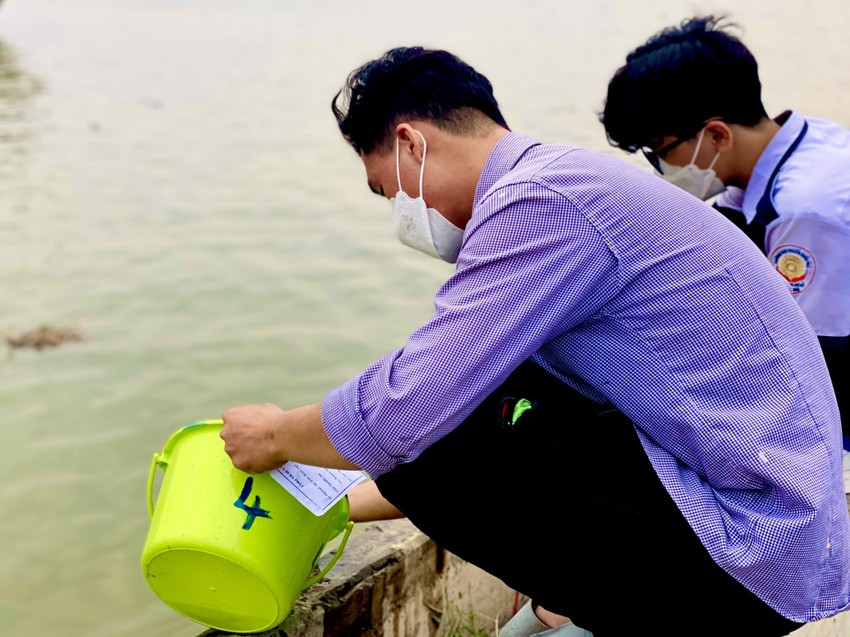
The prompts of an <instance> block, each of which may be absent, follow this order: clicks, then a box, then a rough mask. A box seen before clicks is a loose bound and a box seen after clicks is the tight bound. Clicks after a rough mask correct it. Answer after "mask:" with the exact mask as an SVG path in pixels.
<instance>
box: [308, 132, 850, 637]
mask: <svg viewBox="0 0 850 637" xmlns="http://www.w3.org/2000/svg"><path fill="white" fill-rule="evenodd" d="M434 304H435V312H434V314H433V315H432V316H431V318H430V319H429V320H428V321H427V322H426V323H425V324H424V325H422V326H421V327H420V328H419V329H417V330H416V331H415V332H413V333H412V334H411V335H410V337H409V338H408V340H407V342H406V343H405V344H404V346H403V347H402V348H401V349H399V350H397V351H394V352H392V353H390V354H387V355H386V356H384V357H382V358H380V359H379V360H377V361H375V362H374V363H373V364H372V365H370V366H369V367H368V368H367V369H366V370H365V371H364V372H363V373H361V374H360V375H358V376H356V377H354V378H352V379H351V380H350V381H348V382H347V383H345V384H344V385H342V386H340V387H337V388H335V389H333V390H332V391H331V392H330V393H329V394H328V395H327V396H326V397H325V399H324V401H323V403H322V419H323V422H324V426H325V429H326V431H327V434H328V436H329V437H330V439H331V441H332V443H333V444H334V446H335V447H336V448H337V450H338V451H339V452H340V454H341V455H342V456H344V457H345V458H347V459H349V460H351V461H352V462H354V463H355V464H357V465H358V466H360V467H362V468H363V469H364V470H365V471H367V472H368V473H369V474H371V475H372V476H378V475H380V474H382V473H385V472H386V471H389V470H390V469H392V468H393V467H395V466H397V465H398V464H400V463H404V462H408V461H410V460H412V459H414V458H416V456H417V455H418V454H419V453H420V452H422V450H423V449H425V448H427V447H428V446H429V445H431V444H432V443H434V442H435V441H436V440H438V439H440V438H441V437H442V436H445V435H446V434H447V433H448V432H449V431H451V430H452V429H453V428H455V427H456V426H457V425H458V424H459V423H461V422H462V421H463V420H464V418H466V416H467V415H469V414H470V413H471V412H472V411H473V409H474V408H475V407H476V406H477V405H478V404H479V403H480V402H481V401H482V400H483V399H484V397H485V396H487V395H488V394H489V393H490V392H492V391H493V390H494V389H495V388H496V387H497V386H498V385H499V384H500V383H501V382H502V381H503V380H504V379H505V378H506V377H507V376H508V375H509V373H510V372H511V371H512V370H513V369H515V368H516V367H517V366H518V365H519V364H520V363H521V362H522V361H524V360H526V359H529V358H530V359H532V360H533V361H535V362H537V363H539V364H540V365H542V366H543V367H545V368H546V369H548V370H549V371H550V372H552V373H553V374H555V375H556V376H558V377H559V378H561V379H562V380H563V381H565V382H566V383H568V384H569V385H571V386H572V387H574V388H575V389H577V390H578V391H580V392H581V393H583V394H584V395H586V396H588V397H590V398H592V399H595V400H598V401H600V402H601V401H603V400H608V401H610V402H611V403H613V404H614V405H616V406H617V407H618V408H619V409H620V410H622V411H623V412H624V413H625V414H626V415H628V416H629V417H630V418H631V419H632V420H633V421H634V423H635V426H636V428H637V431H638V435H639V436H640V440H641V442H642V443H643V447H644V449H645V450H646V453H647V456H648V457H649V459H650V461H651V462H652V465H653V466H654V467H655V470H656V471H657V473H658V475H659V477H660V478H661V481H662V482H663V484H664V486H665V487H666V488H667V490H668V491H669V493H670V495H671V496H672V497H673V499H674V500H675V502H676V503H677V505H678V506H679V508H680V509H681V511H682V512H683V514H684V515H685V517H686V518H687V520H688V521H689V523H690V524H691V526H692V527H693V529H694V531H695V532H696V534H697V535H698V536H699V538H700V540H701V541H702V543H703V544H704V545H705V547H706V549H707V550H708V552H709V553H710V554H711V556H712V558H713V559H714V560H715V561H716V562H717V563H718V564H719V565H720V566H721V567H723V568H724V569H725V570H726V571H727V572H729V573H730V574H731V575H732V576H734V577H735V578H736V579H738V580H739V581H740V582H741V583H742V584H744V585H745V586H746V587H747V588H749V589H750V590H752V591H753V592H754V593H755V594H757V595H758V596H759V597H761V598H762V599H763V600H765V602H767V603H768V604H769V605H770V606H772V607H773V608H774V609H776V610H777V611H778V612H780V613H781V614H783V615H785V616H786V617H788V618H790V619H793V620H796V621H800V622H806V621H812V620H816V619H820V618H822V617H827V616H831V615H833V614H835V613H836V612H838V611H840V610H844V609H848V608H850V518H848V513H847V506H846V503H845V496H844V489H843V483H842V471H841V432H840V425H839V416H838V408H837V405H836V402H835V397H834V394H833V392H832V388H831V383H830V378H829V375H828V372H827V370H826V367H825V365H824V362H823V358H822V354H821V350H820V347H819V344H818V341H817V338H816V336H815V334H814V332H813V331H812V329H811V327H810V326H809V324H808V323H807V322H806V319H805V318H804V316H803V314H802V312H801V310H800V308H799V307H798V305H797V304H796V302H795V301H794V299H793V298H792V296H791V294H790V293H789V292H788V289H787V284H786V283H785V281H784V280H783V279H782V278H781V277H780V276H779V275H778V274H777V273H776V272H775V271H774V270H773V269H772V268H771V267H770V265H769V263H768V261H767V259H765V257H764V255H763V254H761V252H760V251H759V250H758V248H757V247H756V246H755V245H754V244H753V243H752V242H751V241H750V240H749V239H748V238H747V237H746V236H744V234H743V233H741V232H740V231H738V230H737V229H736V228H734V227H733V226H732V224H731V223H730V222H728V221H727V220H726V219H725V218H723V217H722V216H721V215H720V214H719V213H717V212H716V211H714V210H712V209H711V208H710V207H709V206H708V205H706V204H704V203H703V202H700V201H698V200H697V199H695V198H693V197H691V196H690V195H688V194H686V193H684V192H683V191H682V190H680V189H678V188H676V187H674V186H671V185H669V184H667V183H665V182H664V181H662V180H661V179H658V178H657V177H655V176H653V175H651V174H649V173H648V172H644V171H641V170H640V169H638V168H636V167H633V166H631V165H630V164H628V163H626V162H623V161H621V160H620V159H618V158H614V157H611V156H608V155H604V154H599V153H592V152H589V151H586V150H582V149H579V148H575V147H572V146H568V145H563V144H540V143H538V142H536V141H535V140H532V139H529V138H528V137H525V136H522V135H519V134H517V133H511V134H509V135H507V136H506V137H505V138H503V139H502V140H501V141H500V142H499V143H498V144H497V146H496V147H495V149H494V150H493V152H492V153H491V155H490V157H489V159H488V161H487V164H486V166H485V168H484V172H483V174H482V175H481V179H480V181H479V183H478V188H477V190H476V194H475V203H474V209H473V214H472V219H471V220H470V222H469V223H468V225H467V227H466V230H465V233H464V242H463V246H462V248H461V252H460V257H459V259H458V262H457V269H456V271H455V273H454V275H453V276H452V277H451V278H450V279H449V280H448V281H447V282H446V283H445V284H444V285H443V286H442V287H441V289H440V290H439V291H438V293H437V295H436V297H435V299H434ZM574 426H577V427H580V426H582V423H581V422H576V423H574ZM599 461H600V462H605V450H604V449H600V450H599ZM613 470H615V468H614V467H612V471H613ZM624 532H627V531H626V530H624Z"/></svg>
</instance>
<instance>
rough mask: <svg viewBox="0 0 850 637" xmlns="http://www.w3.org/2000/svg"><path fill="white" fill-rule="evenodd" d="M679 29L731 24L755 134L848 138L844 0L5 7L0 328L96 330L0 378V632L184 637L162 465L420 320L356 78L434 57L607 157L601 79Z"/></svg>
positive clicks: (315, 388) (516, 120)
mask: <svg viewBox="0 0 850 637" xmlns="http://www.w3.org/2000/svg"><path fill="white" fill-rule="evenodd" d="M692 10H705V11H708V10H715V11H728V12H730V13H731V15H732V17H733V18H735V19H737V20H738V21H739V22H740V23H741V24H742V25H743V26H744V27H745V30H744V37H745V39H746V41H747V42H748V43H749V44H750V45H751V47H752V48H753V50H754V51H755V53H756V55H757V56H758V58H759V60H760V63H761V70H762V79H763V83H764V86H765V90H764V94H765V102H766V105H767V106H768V109H769V111H770V112H771V113H772V114H777V113H778V112H779V111H781V110H783V109H785V108H796V109H799V110H801V111H803V112H805V113H807V114H812V115H820V116H824V117H828V118H832V119H836V120H838V121H840V122H842V123H843V124H845V125H848V124H850V87H849V85H848V83H847V70H846V67H847V60H848V59H850V40H848V39H847V38H846V33H845V30H846V28H845V27H846V25H847V24H848V23H850V4H848V3H846V2H844V1H843V0H825V1H824V2H819V3H816V4H815V5H811V4H809V3H802V2H799V1H798V0H781V1H777V2H767V1H763V0H748V1H747V2H744V0H730V1H729V2H726V3H723V2H715V1H706V2H702V3H699V4H697V3H682V2H679V1H674V0H646V1H643V2H634V1H633V0H578V1H575V2H562V1H559V0H549V1H539V2H535V1H532V0H527V1H524V2H519V1H514V2H506V1H504V0H491V1H490V2H487V3H482V2H463V1H460V2H458V1H457V0H454V1H452V2H449V1H447V0H430V1H429V2H427V3H412V2H386V1H383V0H362V1H360V2H344V1H342V0H325V1H323V2H316V1H313V2H308V1H307V0H286V1H281V0H248V1H245V2H233V1H228V0H205V1H204V2H192V1H191V0H182V1H175V0H145V1H144V2H139V1H138V0H74V1H73V2H69V1H67V0H65V1H60V0H0V330H3V331H4V332H9V333H12V332H14V331H17V332H23V331H26V330H29V329H32V328H35V327H37V326H39V325H42V324H49V325H65V326H70V327H72V328H73V329H75V330H78V331H79V332H81V333H84V334H86V335H87V336H88V340H86V341H83V342H72V343H68V344H66V345H64V346H62V347H57V348H53V349H44V350H42V351H35V350H33V349H18V350H15V351H14V352H13V351H11V350H10V352H9V353H10V355H9V356H8V357H2V358H0V435H1V436H2V446H0V472H2V473H0V475H2V484H0V507H2V510H3V512H4V515H3V516H2V519H0V546H2V547H3V550H4V552H5V556H4V558H3V560H2V562H0V633H2V634H4V635H15V636H16V637H36V636H38V637H41V636H44V635H71V634H85V635H86V636H87V637H143V636H144V637H149V636H152V635H169V636H175V637H194V636H195V635H197V634H199V633H200V632H201V631H202V629H203V627H201V626H199V625H198V624H195V623H193V622H190V621H188V620H185V619H183V618H181V617H179V616H177V615H176V614H175V613H173V612H172V611H171V610H170V609H168V608H167V607H166V606H165V605H163V604H162V603H161V602H160V601H159V600H158V599H157V598H156V597H155V596H154V595H153V594H152V593H151V591H150V590H149V589H148V588H147V584H146V583H145V581H144V579H143V577H142V575H141V569H140V565H139V558H140V552H141V549H142V545H143V543H144V538H145V534H146V532H147V528H148V522H149V518H148V513H147V510H146V503H145V500H146V497H145V485H146V482H147V477H148V471H149V467H150V461H151V456H152V454H153V453H154V452H156V451H159V450H160V449H161V447H162V445H163V444H164V442H165V440H166V439H167V438H168V437H169V436H170V435H171V433H172V432H173V431H175V430H176V429H177V428H179V427H181V426H182V425H184V424H187V423H190V422H194V421H196V420H200V419H205V418H215V417H218V416H219V414H220V413H221V411H222V410H223V409H225V408H227V407H229V406H232V405H235V404H243V403H248V402H265V401H271V402H276V403H279V404H281V405H284V406H295V405H298V404H302V403H305V402H313V401H317V400H320V399H321V398H322V396H323V395H324V393H325V391H326V390H327V389H329V388H330V387H332V386H334V385H337V384H339V383H341V382H343V381H345V380H346V379H347V378H348V377H349V376H350V375H351V374H353V373H355V372H357V371H359V370H360V369H361V368H362V367H364V366H365V365H367V364H368V363H369V362H371V361H372V360H373V359H374V358H376V357H377V356H379V355H381V354H383V353H384V352H386V351H388V350H390V349H392V348H395V347H397V346H398V345H400V344H401V343H402V342H403V339H404V338H405V336H406V335H407V334H408V333H409V331H410V330H411V329H413V328H414V327H415V326H416V325H417V324H418V323H419V322H420V321H422V320H423V319H425V318H426V317H427V316H428V315H429V314H430V312H431V309H432V306H431V297H432V295H433V293H434V292H435V291H436V289H437V287H438V286H439V284H440V283H441V281H442V280H443V279H444V278H445V277H446V276H447V275H448V274H449V272H450V266H448V265H446V264H442V263H440V262H437V261H435V260H432V259H429V258H428V257H425V256H423V255H420V254H418V253H415V252H413V251H410V250H406V249H404V248H402V247H401V246H400V245H399V244H398V243H397V242H396V240H395V239H394V237H393V229H392V227H391V224H390V219H391V217H390V207H389V205H388V204H387V203H386V202H382V201H380V200H379V199H378V198H377V197H375V196H374V195H372V194H371V193H369V191H368V189H367V188H366V185H365V179H364V174H363V169H362V166H361V164H360V163H359V161H358V159H357V157H356V155H355V154H354V153H353V152H352V151H351V149H350V148H349V147H347V146H346V145H345V143H344V142H343V140H342V139H341V137H340V136H339V134H338V132H337V130H336V128H335V122H334V120H333V117H332V115H331V113H330V109H329V103H330V100H331V98H332V97H333V95H334V93H335V92H336V90H337V89H338V88H339V87H340V85H341V84H342V82H343V81H344V79H345V76H346V75H347V74H348V72H349V71H351V70H352V69H353V68H354V67H356V66H358V65H359V64H361V63H362V62H365V61H366V60H368V59H371V58H373V57H375V56H377V55H380V54H381V53H382V52H383V51H384V50H386V49H387V48H390V47H391V46H397V45H404V44H423V45H426V46H434V47H442V48H448V49H450V50H452V51H453V52H455V53H458V54H460V55H461V56H462V57H464V58H465V59H466V60H467V61H468V62H470V63H471V64H473V65H474V66H475V67H477V68H478V69H479V70H480V71H482V72H483V73H485V74H486V75H487V76H488V77H489V78H490V79H491V80H492V82H493V84H494V86H495V89H496V96H497V98H498V99H499V101H500V104H501V106H502V108H503V111H504V113H505V116H506V117H507V119H508V122H509V123H510V124H511V126H512V127H513V128H514V129H515V130H518V131H521V132H525V133H528V134H531V135H533V136H536V137H538V138H540V139H541V140H544V141H567V142H572V143H576V144H579V145H583V146H586V147H589V148H594V149H597V150H600V151H604V152H609V153H613V152H614V151H613V150H612V149H610V148H609V147H608V146H607V144H606V142H605V138H604V134H603V132H602V128H601V126H600V125H599V124H598V122H597V121H596V116H595V112H596V111H597V110H598V109H599V107H600V106H601V99H602V97H603V95H604V91H605V86H606V84H607V81H608V78H609V77H610V75H611V73H612V72H613V71H614V70H615V69H616V68H617V66H619V65H620V64H621V63H622V60H623V57H624V55H625V53H626V52H627V51H628V50H629V49H631V48H632V47H634V46H636V45H637V44H639V43H640V42H642V41H643V40H644V39H645V38H646V37H647V36H649V35H650V34H651V33H652V32H654V31H655V30H657V29H658V28H660V27H662V26H665V25H666V24H668V23H671V22H675V21H678V20H680V19H681V18H683V17H685V15H686V14H687V13H688V12H690V11H692ZM705 90H706V91H722V90H724V87H722V86H706V87H705ZM623 157H624V159H625V160H626V161H637V160H636V159H635V158H630V157H625V156H623Z"/></svg>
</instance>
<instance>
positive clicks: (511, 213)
mask: <svg viewBox="0 0 850 637" xmlns="http://www.w3.org/2000/svg"><path fill="white" fill-rule="evenodd" d="M617 281H618V277H617V260H616V258H615V256H614V254H613V253H612V251H611V250H610V249H609V247H608V246H607V244H606V242H605V241H604V239H603V237H602V235H601V234H600V232H599V231H598V230H597V228H595V227H594V225H593V224H592V223H591V222H590V221H589V220H588V219H587V218H586V216H585V215H583V214H582V211H581V209H580V208H579V207H578V206H576V205H574V204H573V203H571V202H570V201H569V200H568V199H567V198H565V197H564V195H563V194H560V193H556V192H553V191H551V190H549V189H548V188H546V187H544V186H542V185H539V184H535V183H521V184H512V185H508V186H505V187H503V188H501V189H497V190H495V191H494V192H491V193H490V194H489V195H488V197H487V198H486V199H485V200H484V201H482V202H481V203H480V204H479V206H478V207H477V208H476V210H475V212H474V214H473V218H472V220H471V221H470V222H469V225H468V226H467V229H466V234H465V238H464V245H463V247H462V249H461V254H460V258H459V260H458V266H457V271H456V272H455V274H454V275H453V276H452V277H451V278H450V279H449V280H448V281H447V282H446V283H445V284H444V285H443V286H442V288H441V289H440V290H439V291H438V293H437V295H436V297H435V299H434V302H435V312H434V314H433V315H432V316H431V318H430V320H428V321H427V322H426V323H425V324H424V325H422V326H421V327H420V328H418V329H417V330H416V331H414V332H413V334H411V335H410V337H409V338H408V339H407V341H406V342H405V344H404V346H403V347H402V348H401V349H399V350H397V351H395V352H392V353H390V354H387V355H386V356H384V357H382V358H380V359H378V360H377V361H375V362H374V363H372V365H370V366H369V367H368V368H367V369H366V370H365V371H364V372H363V373H361V374H360V375H358V376H356V377H354V378H352V379H351V380H349V381H348V382H347V383H345V384H344V385H342V386H340V387H337V388H335V389H334V390H332V391H331V392H330V393H329V394H328V395H327V396H326V397H325V399H324V401H323V404H322V420H323V424H324V426H325V430H326V432H327V434H328V437H329V438H330V440H331V442H332V443H333V444H334V446H335V447H336V448H337V450H338V451H339V452H340V454H341V455H342V456H343V457H345V458H346V459H348V460H350V461H351V462H353V463H355V464H356V465H358V466H359V467H361V468H362V469H363V470H365V471H366V472H367V473H369V474H370V475H371V476H372V477H377V476H378V475H381V474H383V473H385V472H387V471H389V470H390V469H392V468H393V467H395V466H397V465H398V464H400V463H404V462H409V461H410V460H413V459H415V458H416V457H417V456H418V455H419V454H420V453H421V452H422V451H423V450H424V449H426V448H427V447H428V446H430V445H431V444H433V443H434V442H436V441H437V440H439V439H440V438H441V437H443V436H445V435H446V434H448V433H449V432H450V431H452V430H453V429H454V428H455V427H456V426H457V425H459V424H460V423H461V422H462V421H463V420H464V418H466V416H468V415H469V414H470V413H471V412H472V411H473V410H474V409H475V407H476V406H477V405H478V404H479V403H480V402H481V401H482V400H483V399H484V398H485V397H486V396H487V395H488V394H489V393H490V392H492V391H493V390H494V389H495V388H496V387H497V386H498V385H499V384H500V383H501V382H502V380H504V379H505V378H506V377H507V376H508V375H509V374H510V372H511V371H512V370H513V369H515V368H516V367H517V366H518V365H519V364H520V363H521V362H523V361H524V360H526V359H528V358H529V357H530V356H531V355H532V354H533V353H534V352H536V351H537V350H538V349H540V348H541V346H543V345H544V344H545V343H546V342H547V341H548V340H550V339H551V338H553V337H554V336H557V335H560V334H562V333H563V332H565V331H568V330H570V329H572V328H574V327H575V326H576V325H578V324H580V323H581V322H582V321H585V320H587V319H588V318H589V317H591V316H592V315H593V314H594V313H596V312H598V311H599V309H600V308H601V307H602V306H603V305H604V303H605V302H606V301H607V300H608V299H610V298H611V297H612V296H613V295H614V294H615V293H616V290H617V286H618V283H617Z"/></svg>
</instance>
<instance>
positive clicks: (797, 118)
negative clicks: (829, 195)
mask: <svg viewBox="0 0 850 637" xmlns="http://www.w3.org/2000/svg"><path fill="white" fill-rule="evenodd" d="M774 121H776V122H777V123H778V124H779V125H780V128H779V130H778V131H777V133H776V135H774V136H773V139H771V140H770V142H769V143H768V145H767V147H766V148H765V149H764V151H763V152H762V154H761V156H760V157H759V158H758V161H757V162H756V165H755V167H754V168H753V174H752V175H750V180H749V182H748V183H747V188H746V191H745V192H744V205H743V212H744V217H746V219H747V223H752V221H753V219H755V216H756V207H757V206H758V202H759V201H760V200H761V198H762V196H763V195H764V191H765V190H766V189H767V186H768V182H769V181H770V177H771V175H773V171H774V170H776V166H777V165H778V164H779V162H780V161H781V160H782V158H783V157H784V156H785V153H786V152H787V151H788V149H789V148H790V147H791V145H792V144H793V143H794V142H795V141H796V140H797V137H798V136H799V135H800V131H802V130H803V126H804V124H805V123H806V120H805V119H804V118H803V116H802V115H799V114H798V113H795V112H793V111H785V112H784V113H782V114H781V115H780V116H779V117H777V118H776V119H775V120H774Z"/></svg>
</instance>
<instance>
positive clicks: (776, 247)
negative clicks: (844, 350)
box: [765, 213, 850, 336]
mask: <svg viewBox="0 0 850 637" xmlns="http://www.w3.org/2000/svg"><path fill="white" fill-rule="evenodd" d="M765 247H766V248H767V255H768V259H770V263H771V264H772V265H773V267H774V268H775V269H776V271H777V272H778V273H779V274H780V275H781V276H782V277H783V278H784V279H785V280H786V281H787V282H788V286H789V289H790V290H791V293H792V294H793V295H794V296H795V297H796V299H797V302H798V303H799V305H800V308H801V309H802V310H803V312H804V313H805V315H806V317H807V318H808V320H809V322H810V323H811V325H812V327H813V328H814V330H815V332H816V333H817V334H818V336H847V335H848V334H850V276H848V273H850V229H848V228H847V227H842V226H840V225H838V224H836V223H835V222H834V221H833V220H831V219H827V218H825V217H823V216H822V215H819V214H816V213H795V214H788V213H783V214H782V215H781V216H780V217H779V218H778V219H777V220H775V221H774V222H773V223H772V224H771V225H770V226H769V227H768V230H767V234H766V235H765Z"/></svg>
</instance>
